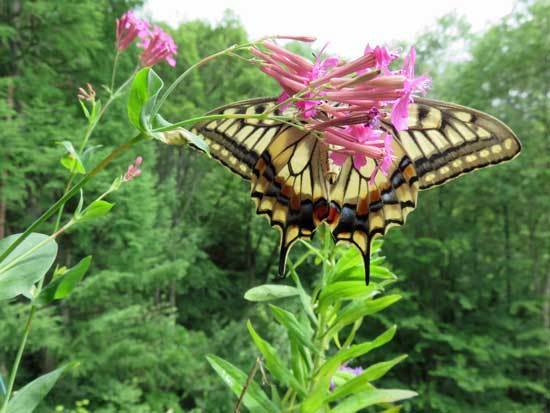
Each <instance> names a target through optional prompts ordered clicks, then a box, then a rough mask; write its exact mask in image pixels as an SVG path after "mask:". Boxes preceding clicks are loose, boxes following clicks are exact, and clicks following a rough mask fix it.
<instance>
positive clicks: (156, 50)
mask: <svg viewBox="0 0 550 413" xmlns="http://www.w3.org/2000/svg"><path fill="white" fill-rule="evenodd" d="M116 22H117V25H116V44H117V49H118V51H119V52H122V51H124V50H126V49H127V48H128V47H129V46H130V45H131V44H132V43H133V42H134V40H136V39H139V40H140V42H139V43H138V44H137V46H138V47H139V48H141V49H143V52H142V53H141V56H140V61H141V64H142V65H143V66H153V65H155V64H157V63H158V62H160V61H162V60H166V62H167V63H168V64H169V65H170V66H175V65H176V60H175V59H174V55H175V54H176V53H177V51H178V47H177V46H176V43H175V42H174V39H172V37H171V36H170V35H169V34H167V33H166V32H165V31H164V30H162V29H161V28H160V27H158V26H154V27H153V28H152V29H150V28H149V23H147V22H146V21H145V20H142V19H140V18H139V17H137V16H136V15H135V14H134V13H133V12H132V11H128V12H126V13H124V14H123V15H122V17H121V18H120V19H117V21H116Z"/></svg>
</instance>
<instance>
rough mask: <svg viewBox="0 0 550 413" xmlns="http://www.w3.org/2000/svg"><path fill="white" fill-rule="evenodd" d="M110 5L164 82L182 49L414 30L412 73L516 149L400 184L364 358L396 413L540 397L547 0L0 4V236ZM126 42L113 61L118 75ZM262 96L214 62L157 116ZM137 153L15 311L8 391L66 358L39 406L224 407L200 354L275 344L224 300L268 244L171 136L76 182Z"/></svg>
mask: <svg viewBox="0 0 550 413" xmlns="http://www.w3.org/2000/svg"><path fill="white" fill-rule="evenodd" d="M228 7H229V8H230V10H228V9H227V8H228ZM129 8H135V9H137V10H138V11H139V13H140V14H141V15H142V16H147V17H150V18H153V19H155V20H156V21H157V22H159V23H164V24H165V25H166V29H167V30H169V31H170V33H171V34H172V35H173V36H174V38H175V40H176V43H177V44H178V46H179V52H178V55H177V66H176V69H172V68H170V67H168V66H167V65H160V66H159V67H158V68H156V70H158V71H159V72H160V73H161V75H162V77H163V78H164V79H165V81H166V82H170V81H172V80H173V79H175V77H176V76H177V75H178V74H179V73H181V72H182V71H183V70H184V69H185V68H186V67H188V66H189V65H190V64H192V63H194V62H196V61H197V60H198V59H199V58H200V57H202V56H206V55H208V54H210V53H213V52H215V51H218V50H220V49H223V48H225V47H227V46H228V45H231V44H233V43H240V42H243V41H245V40H246V39H247V38H257V37H260V36H264V35H269V34H294V35H315V36H318V37H319V39H320V40H319V41H318V42H317V43H315V44H314V45H313V46H312V47H313V49H309V48H308V47H304V46H303V45H302V46H300V45H293V44H291V45H289V47H291V48H293V50H295V51H298V52H300V53H304V54H306V55H310V54H311V52H312V51H315V50H319V49H320V48H321V47H322V46H323V45H324V43H325V42H330V44H329V46H328V50H329V52H331V53H337V54H341V55H343V56H346V57H353V56H356V55H358V54H360V53H362V50H363V48H364V46H365V45H366V44H367V43H368V42H370V43H371V44H373V45H374V44H378V43H384V44H387V45H389V46H392V47H401V48H408V47H409V46H410V45H412V44H414V45H416V48H417V61H418V66H417V73H425V74H428V75H430V76H431V77H432V78H433V87H432V89H431V91H430V92H429V94H428V96H429V97H432V98H437V99H444V100H449V101H452V102H456V103H460V104H463V105H467V106H471V107H474V108H476V109H480V110H482V111H486V112H488V113H490V114H492V115H494V116H496V117H498V118H500V119H502V120H503V121H504V122H506V123H507V124H508V125H510V126H511V127H512V129H513V130H514V131H515V132H516V133H517V135H518V136H519V137H520V139H521V140H522V142H523V144H524V150H523V152H522V154H521V155H520V157H519V158H517V159H516V160H514V161H513V162H511V163H508V164H505V165H501V166H498V167H496V168H490V169H488V170H482V171H479V172H477V173H474V174H472V175H469V176H467V177H463V178H460V179H458V180H456V181H453V182H452V183H450V184H448V185H446V186H444V187H441V188H437V189H434V190H432V191H429V192H426V193H421V194H420V199H419V206H418V208H417V210H416V211H415V212H414V213H413V214H411V215H410V217H409V220H408V223H407V225H406V226H405V227H403V228H399V229H394V230H392V231H391V232H390V233H389V234H388V236H387V237H386V242H385V244H384V254H385V256H386V257H387V258H388V261H389V262H390V264H391V267H392V269H393V271H394V272H395V273H396V274H397V275H398V276H399V277H400V282H399V283H397V285H396V286H395V287H393V290H394V291H399V292H400V293H401V294H403V295H404V296H405V299H404V300H402V301H400V302H399V303H398V304H396V305H394V306H392V307H391V309H390V310H389V311H385V312H384V315H383V316H378V317H376V318H375V320H376V321H375V322H374V323H372V322H371V323H366V324H364V325H363V327H362V329H361V330H360V333H359V336H360V338H362V339H364V340H367V339H368V338H371V337H373V336H374V335H376V334H378V333H380V332H381V331H382V330H383V329H384V326H387V325H390V324H393V323H395V324H397V325H398V333H397V336H396V338H395V339H394V340H393V341H392V344H391V346H390V347H384V349H386V350H384V351H390V352H391V353H392V354H387V357H384V358H386V359H387V358H389V357H390V356H392V355H397V354H402V353H407V354H409V358H408V359H407V360H406V361H405V362H404V363H402V364H400V365H399V366H398V367H397V368H395V369H394V370H393V371H392V372H391V373H390V374H389V375H388V376H387V377H386V378H384V387H404V388H410V389H413V390H415V391H417V392H418V393H419V396H418V397H417V398H416V399H413V400H412V401H411V402H409V403H407V404H406V405H405V407H404V408H403V410H402V411H403V412H433V413H447V412H448V413H466V412H472V413H495V412H502V413H508V412H518V413H542V412H546V413H548V412H550V390H549V388H550V386H549V384H550V379H549V369H550V363H549V361H550V360H549V359H550V335H549V327H550V225H549V224H550V222H549V221H550V215H549V206H550V184H549V182H550V168H549V167H550V2H548V1H546V0H539V1H525V0H523V1H511V0H503V1H499V2H494V1H491V2H481V1H460V2H459V1H450V0H448V1H447V0H446V1H442V0H441V1H437V2H435V1H415V2H406V1H393V2H371V1H362V2H348V3H346V4H344V3H342V4H329V3H326V5H323V4H322V3H321V2H313V1H303V2H297V1H292V2H291V1H282V0H279V1H275V2H271V3H269V2H249V1H247V2H245V1H236V0H235V1H224V2H221V1H207V0H203V1H200V2H195V3H193V4H191V3H189V2H173V1H168V0H158V1H154V0H153V1H149V2H147V3H146V4H143V2H141V1H133V0H128V1H114V0H110V1H108V0H82V1H79V2H73V1H68V0H35V1H30V0H1V1H0V122H1V128H0V130H1V131H0V238H2V237H3V236H6V235H9V234H12V233H16V232H20V231H21V230H22V229H23V228H25V227H26V226H27V225H29V224H30V223H31V222H32V221H33V220H34V219H35V218H36V217H37V216H38V215H39V214H40V212H41V211H43V210H44V209H45V208H46V207H47V206H48V205H49V204H51V203H52V202H53V201H54V200H56V199H57V198H58V197H59V196H60V194H61V193H62V192H63V189H64V185H65V182H66V179H67V171H66V170H65V169H63V168H62V167H60V165H59V158H60V156H61V154H62V149H61V148H60V146H59V145H57V144H55V142H56V141H60V140H63V139H70V140H73V141H77V142H78V141H79V140H80V139H81V137H82V134H83V129H84V127H85V122H84V120H83V118H82V116H81V111H80V107H79V104H78V101H77V99H76V92H77V88H78V87H79V86H82V85H83V84H85V83H86V82H90V83H92V84H93V85H95V87H96V89H97V90H98V93H99V97H100V98H101V96H102V94H103V96H104V95H105V92H104V91H103V90H102V88H101V85H102V84H106V83H108V81H109V77H110V70H111V65H112V59H113V57H114V29H115V19H116V18H117V17H118V16H120V15H121V14H122V13H123V12H125V11H126V10H128V9H129ZM231 9H232V10H231ZM136 56H137V52H136V51H135V50H134V51H133V52H130V53H126V54H125V55H124V56H123V59H122V60H121V62H120V66H121V68H120V73H121V75H123V74H126V73H129V72H130V71H131V70H132V68H133V67H134V65H135V61H136ZM120 80H123V78H122V77H121V78H120ZM277 93H278V90H277V87H276V85H275V83H274V82H273V81H271V80H270V79H269V78H268V77H267V76H265V75H263V74H262V73H261V72H260V71H258V70H257V69H256V68H254V67H252V66H248V65H246V63H243V62H240V61H237V60H229V59H227V60H219V61H215V62H214V63H211V64H209V65H207V66H205V67H204V68H203V69H202V70H201V71H200V72H195V73H194V74H193V75H192V76H190V77H189V78H188V80H187V82H186V83H185V84H183V85H181V86H180V87H179V89H178V92H177V93H176V94H175V95H173V97H172V98H171V99H170V101H169V102H168V103H167V104H166V106H165V107H164V109H163V115H164V117H165V118H167V119H170V120H172V121H177V120H181V119H184V118H186V117H189V116H192V115H199V114H202V113H203V112H205V111H207V110H209V109H211V108H213V107H216V106H218V105H220V104H223V103H227V102H231V101H235V100H240V99H245V98H250V97H256V96H265V95H274V94H277ZM130 133H131V132H130V129H129V125H128V122H127V120H126V111H125V101H124V99H122V100H121V101H119V102H117V103H116V104H115V107H114V108H113V109H112V110H111V112H110V113H109V114H108V116H107V118H106V122H104V124H103V125H101V127H100V128H99V130H98V131H97V133H96V134H95V135H94V137H93V141H94V143H93V144H94V145H103V148H102V149H101V150H100V151H99V153H98V154H97V155H96V160H97V159H101V157H102V156H103V155H105V154H106V153H107V152H108V151H109V150H110V148H111V147H112V146H113V145H115V144H117V143H120V142H122V141H123V140H125V139H126V138H127V137H128V136H130ZM137 154H139V155H142V156H143V158H144V163H143V168H142V169H143V174H142V176H141V177H140V178H139V179H136V180H135V181H133V182H132V183H131V184H129V185H126V186H125V187H124V189H123V190H122V191H120V192H118V193H117V194H116V195H115V196H114V197H113V198H114V199H113V200H114V202H116V207H115V209H114V210H113V213H112V214H110V215H109V217H108V218H107V219H104V220H102V221H99V222H97V223H94V224H93V225H88V226H85V227H82V228H77V229H75V230H74V231H72V232H71V233H70V234H68V236H66V237H64V238H63V239H62V240H61V241H60V242H61V248H60V251H61V256H60V264H63V265H71V264H74V263H76V262H78V260H79V259H80V258H82V257H83V256H85V255H88V254H93V255H94V261H93V264H92V265H93V269H92V271H90V273H89V275H88V276H87V278H86V279H85V281H84V282H83V284H82V285H81V286H80V288H78V289H77V290H76V291H75V293H74V294H73V295H72V296H71V297H70V298H69V299H68V300H67V301H64V302H63V303H62V304H60V305H57V306H51V307H48V308H47V309H43V310H41V311H40V312H39V313H38V317H37V318H36V319H35V324H34V326H33V332H32V334H31V337H30V342H29V348H28V352H27V353H26V356H25V358H24V362H23V366H22V370H21V374H20V376H19V378H18V383H17V384H16V387H19V386H20V385H22V384H23V383H26V382H27V381H29V380H30V379H32V378H34V377H36V376H38V375H40V374H42V373H44V372H47V371H49V370H51V369H52V368H54V367H55V366H58V365H59V364H61V363H63V362H64V361H67V360H78V361H79V362H80V367H79V368H78V369H76V370H75V372H74V374H72V375H68V376H66V377H64V378H63V379H62V380H61V381H60V382H59V383H58V384H57V385H56V386H55V387H54V389H53V391H52V392H51V393H50V395H49V396H48V397H47V399H46V402H45V403H44V405H43V406H42V410H41V411H43V412H50V411H59V412H80V413H83V412H102V413H111V412H139V413H141V412H173V413H176V412H212V413H216V412H228V411H232V410H231V409H232V405H233V403H234V400H233V397H232V395H231V394H230V392H229V390H227V389H226V388H225V387H224V385H223V383H222V382H221V381H220V380H219V378H218V377H217V376H216V374H215V373H214V371H213V370H211V369H210V367H209V366H208V364H207V362H206V360H205V355H206V354H208V353H215V354H217V355H220V356H222V357H224V358H226V359H228V360H230V361H231V362H233V363H234V364H236V365H238V366H240V367H241V368H242V369H243V370H246V371H247V370H249V368H250V367H251V366H252V364H253V363H254V360H255V357H256V355H257V354H256V352H255V350H254V348H253V346H252V344H251V342H250V340H249V337H248V333H247V331H246V327H245V320H246V319H252V320H253V322H254V325H255V326H257V327H258V330H259V331H260V332H261V333H262V335H263V336H264V337H266V336H267V337H269V338H270V339H271V340H272V341H274V342H275V343H276V345H278V346H279V347H280V348H281V349H286V348H287V346H286V336H285V335H284V333H283V331H282V330H278V329H277V328H274V327H273V325H271V324H269V320H270V318H269V315H268V314H267V312H266V308H264V307H263V306H262V305H255V304H250V303H247V302H246V301H245V300H244V299H243V293H244V292H245V291H246V290H247V289H248V288H250V287H252V286H254V285H258V284H260V283H263V282H265V281H266V280H267V279H270V278H271V277H272V276H273V275H274V273H275V267H276V260H277V248H278V234H277V233H276V232H275V231H273V230H271V229H270V228H269V225H268V224H267V222H266V221H265V220H264V219H261V218H258V217H256V216H255V215H254V213H253V205H252V202H251V201H250V197H249V191H248V185H247V184H246V183H244V182H243V181H241V180H240V179H239V178H237V177H235V176H232V175H231V174H230V173H229V172H227V171H226V170H224V169H223V168H222V167H221V166H218V164H216V163H214V161H212V160H208V159H206V158H205V157H203V156H200V155H199V154H196V153H193V152H192V151H190V150H188V149H186V148H183V149H182V148H175V147H166V146H161V145H158V146H156V145H154V144H147V145H142V146H140V147H139V148H137V149H136V150H135V152H134V153H132V154H129V155H128V156H127V157H125V158H124V159H121V160H120V161H119V162H117V163H116V164H115V165H114V166H112V167H111V168H110V169H109V170H108V172H107V173H103V174H102V175H100V176H99V177H98V178H97V179H96V180H94V181H93V182H92V183H91V185H90V186H89V189H88V190H87V193H88V195H87V197H88V199H93V198H92V197H93V195H95V194H96V193H101V192H102V191H104V190H105V189H106V188H107V187H108V186H109V185H110V182H111V181H112V179H113V178H114V177H115V176H117V175H120V174H121V173H123V172H124V170H125V167H126V165H128V163H129V162H130V160H131V159H133V158H134V157H135V156H136V155H137ZM73 207H74V205H69V208H68V209H69V210H72V209H73ZM50 229H51V228H49V227H47V226H45V227H44V228H42V230H43V231H44V232H48V231H49V230H50ZM296 249H297V250H299V247H296ZM298 253H299V251H293V253H292V254H298ZM291 257H292V255H291ZM315 277H316V274H315V267H314V266H313V265H311V266H310V267H309V269H308V270H304V271H303V273H302V279H303V282H304V283H305V284H306V285H311V284H312V283H313V282H314V281H315ZM288 306H292V303H288V304H287V308H288ZM27 311H28V306H27V305H26V303H25V302H24V300H21V301H16V302H12V303H10V304H2V306H0V375H1V377H2V378H3V379H4V381H5V380H6V376H7V373H8V371H9V369H10V367H11V364H12V361H13V359H14V357H15V352H16V349H17V344H18V341H19V338H20V334H21V330H22V322H23V320H24V317H25V316H26V312H27ZM379 358H380V357H379Z"/></svg>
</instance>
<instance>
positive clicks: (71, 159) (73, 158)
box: [60, 141, 86, 174]
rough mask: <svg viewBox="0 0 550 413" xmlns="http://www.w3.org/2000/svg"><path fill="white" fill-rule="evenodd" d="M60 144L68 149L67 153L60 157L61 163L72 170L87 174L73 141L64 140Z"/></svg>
mask: <svg viewBox="0 0 550 413" xmlns="http://www.w3.org/2000/svg"><path fill="white" fill-rule="evenodd" d="M60 144H61V145H63V146H64V147H65V150H66V151H67V155H65V156H64V157H63V158H61V159H60V162H61V165H63V166H64V167H65V168H67V169H68V170H69V171H71V172H76V173H79V174H85V173H86V168H84V164H83V163H82V161H81V159H80V157H79V156H78V153H76V150H75V148H74V146H73V144H72V142H71V141H62V142H60Z"/></svg>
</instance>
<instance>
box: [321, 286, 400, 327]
mask: <svg viewBox="0 0 550 413" xmlns="http://www.w3.org/2000/svg"><path fill="white" fill-rule="evenodd" d="M400 299H401V296H400V295H397V294H392V295H386V296H384V297H382V298H378V299H376V300H373V299H369V300H365V301H360V302H353V303H352V304H349V305H348V306H347V307H345V308H344V309H343V310H342V311H341V312H340V313H339V314H338V318H337V319H336V321H335V323H334V324H333V325H332V326H330V328H329V329H328V330H327V332H326V333H325V336H326V337H329V338H331V337H332V336H333V335H335V334H338V332H339V331H340V330H341V329H342V328H344V327H345V326H347V325H349V324H353V323H355V321H357V320H358V319H360V318H362V317H365V316H368V315H371V314H374V313H377V312H378V311H382V310H383V309H384V308H386V307H389V306H390V305H392V304H394V303H395V302H397V301H399V300H400Z"/></svg>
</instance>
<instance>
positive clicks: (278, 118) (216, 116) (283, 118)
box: [152, 113, 291, 133]
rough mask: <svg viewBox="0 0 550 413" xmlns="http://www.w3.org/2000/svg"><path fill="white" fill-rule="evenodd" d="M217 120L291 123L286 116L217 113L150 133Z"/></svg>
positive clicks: (187, 120) (183, 121)
mask: <svg viewBox="0 0 550 413" xmlns="http://www.w3.org/2000/svg"><path fill="white" fill-rule="evenodd" d="M218 119H262V120H265V119H269V120H276V121H279V122H289V121H291V118H289V117H288V116H265V114H263V113H262V114H259V115H255V114H250V115H239V114H234V113H217V114H214V115H203V116H196V117H194V118H189V119H185V120H182V121H181V122H176V123H173V124H171V125H169V126H163V127H162V128H157V129H153V130H152V132H153V133H154V132H166V131H170V130H173V129H176V128H179V127H181V126H186V125H193V124H195V123H198V122H204V121H209V120H218Z"/></svg>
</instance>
